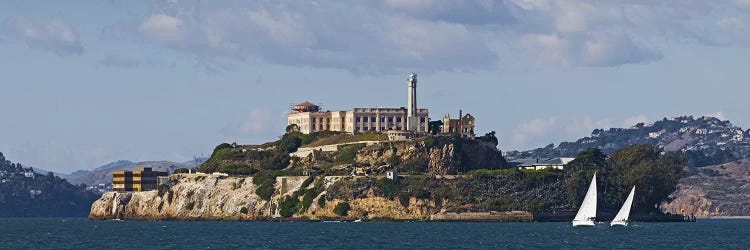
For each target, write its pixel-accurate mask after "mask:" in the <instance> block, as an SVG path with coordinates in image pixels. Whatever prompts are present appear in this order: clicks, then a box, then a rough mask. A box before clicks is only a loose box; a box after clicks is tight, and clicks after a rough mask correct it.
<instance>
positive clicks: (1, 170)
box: [0, 153, 98, 217]
mask: <svg viewBox="0 0 750 250" xmlns="http://www.w3.org/2000/svg"><path fill="white" fill-rule="evenodd" d="M97 197H98V195H96V194H94V193H93V192H89V191H86V189H85V188H84V187H82V186H75V185H72V184H70V183H69V182H68V181H66V180H65V179H62V178H60V177H57V176H54V174H53V173H51V172H50V173H47V174H46V175H41V174H38V173H35V172H34V170H33V169H32V168H27V167H24V166H22V165H21V164H18V163H11V162H10V161H7V160H5V157H4V156H3V154H2V153H0V217H78V216H86V215H87V214H88V211H89V209H90V207H91V203H93V202H94V200H96V198H97Z"/></svg>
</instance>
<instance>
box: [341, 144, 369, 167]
mask: <svg viewBox="0 0 750 250" xmlns="http://www.w3.org/2000/svg"><path fill="white" fill-rule="evenodd" d="M365 146H366V144H364V143H357V144H348V145H340V146H339V151H338V155H337V156H336V163H339V164H352V163H354V157H355V156H356V155H357V151H359V150H360V149H362V148H364V147H365Z"/></svg>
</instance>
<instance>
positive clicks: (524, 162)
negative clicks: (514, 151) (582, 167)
mask: <svg viewBox="0 0 750 250" xmlns="http://www.w3.org/2000/svg"><path fill="white" fill-rule="evenodd" d="M574 159H575V158H567V157H558V158H526V159H516V160H512V161H510V162H508V163H509V164H510V165H511V166H514V167H517V168H518V169H527V170H542V169H548V168H554V169H560V170H562V169H564V168H565V164H568V163H569V162H571V161H573V160H574Z"/></svg>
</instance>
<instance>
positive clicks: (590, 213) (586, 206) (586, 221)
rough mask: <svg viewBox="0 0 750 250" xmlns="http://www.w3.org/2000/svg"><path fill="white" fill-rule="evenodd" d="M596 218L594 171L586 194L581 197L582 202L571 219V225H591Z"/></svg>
mask: <svg viewBox="0 0 750 250" xmlns="http://www.w3.org/2000/svg"><path fill="white" fill-rule="evenodd" d="M595 220H596V173H594V177H593V178H592V179H591V184H590V185H589V190H588V191H586V196H584V197H583V203H581V207H580V208H579V209H578V213H577V214H576V217H575V218H574V219H573V226H574V227H578V226H588V227H593V226H594V221H595Z"/></svg>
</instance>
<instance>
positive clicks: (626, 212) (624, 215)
mask: <svg viewBox="0 0 750 250" xmlns="http://www.w3.org/2000/svg"><path fill="white" fill-rule="evenodd" d="M634 195H635V186H633V189H631V190H630V194H629V195H628V198H627V199H625V204H622V208H620V212H617V215H615V219H613V220H612V223H610V225H612V226H615V225H620V226H627V225H628V217H630V208H631V207H632V206H633V196H634Z"/></svg>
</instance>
